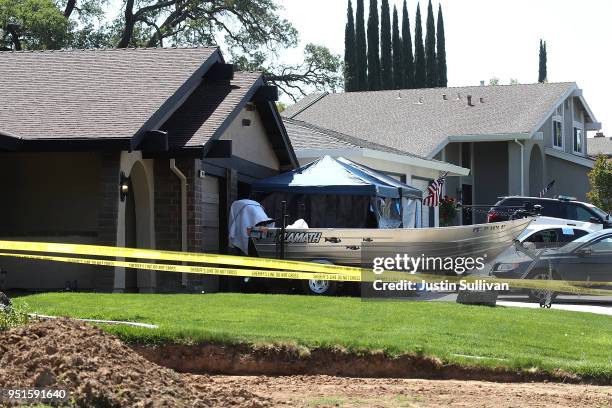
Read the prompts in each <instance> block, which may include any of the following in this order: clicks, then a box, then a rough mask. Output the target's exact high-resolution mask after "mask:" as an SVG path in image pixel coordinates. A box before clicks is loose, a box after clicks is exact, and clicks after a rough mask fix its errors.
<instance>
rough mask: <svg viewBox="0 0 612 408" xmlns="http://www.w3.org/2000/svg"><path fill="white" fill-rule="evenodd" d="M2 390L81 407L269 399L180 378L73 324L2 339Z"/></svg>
mask: <svg viewBox="0 0 612 408" xmlns="http://www.w3.org/2000/svg"><path fill="white" fill-rule="evenodd" d="M0 388H20V389H23V388H46V389H65V390H67V391H69V392H70V393H71V397H72V399H73V401H75V402H76V404H77V405H79V406H105V407H107V406H108V407H115V406H116V407H126V406H146V407H157V406H177V407H182V406H189V407H209V406H230V405H234V406H243V407H261V406H268V405H270V404H271V402H270V400H269V399H268V398H267V397H261V396H258V395H255V394H253V393H251V392H249V391H248V390H247V389H246V388H244V387H242V386H240V385H236V384H226V385H224V384H219V383H216V382H215V380H214V378H212V377H208V376H197V377H196V376H190V375H185V374H178V373H176V372H174V371H172V370H170V369H167V368H162V367H160V366H158V365H156V364H154V363H152V362H150V361H148V360H146V359H145V358H143V357H141V356H139V355H138V354H137V353H135V352H134V351H133V350H132V349H130V348H129V347H127V346H125V345H124V344H123V343H122V342H121V341H119V340H118V339H117V338H116V337H114V336H112V335H110V334H107V333H104V332H103V331H102V330H100V329H98V328H95V327H91V326H87V325H84V324H82V323H77V322H73V321H69V320H55V321H43V322H36V323H33V324H30V325H27V326H24V327H20V328H17V329H12V330H9V331H6V332H1V333H0Z"/></svg>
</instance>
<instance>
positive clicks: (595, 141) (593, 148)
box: [587, 132, 612, 160]
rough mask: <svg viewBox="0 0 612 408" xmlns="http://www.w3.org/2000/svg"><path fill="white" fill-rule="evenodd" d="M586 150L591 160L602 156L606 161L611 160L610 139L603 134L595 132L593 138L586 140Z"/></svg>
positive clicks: (611, 141)
mask: <svg viewBox="0 0 612 408" xmlns="http://www.w3.org/2000/svg"><path fill="white" fill-rule="evenodd" d="M587 149H588V153H589V156H591V157H593V158H595V157H596V156H597V155H599V154H603V155H604V156H606V157H607V158H608V160H612V137H609V136H605V135H604V134H603V132H597V133H596V134H595V137H591V138H589V139H588V144H587Z"/></svg>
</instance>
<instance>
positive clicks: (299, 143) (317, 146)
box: [283, 117, 470, 227]
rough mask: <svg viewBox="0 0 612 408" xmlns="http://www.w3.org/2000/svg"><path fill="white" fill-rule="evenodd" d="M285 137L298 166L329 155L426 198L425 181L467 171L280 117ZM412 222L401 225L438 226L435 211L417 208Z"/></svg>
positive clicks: (460, 174) (454, 175) (458, 175)
mask: <svg viewBox="0 0 612 408" xmlns="http://www.w3.org/2000/svg"><path fill="white" fill-rule="evenodd" d="M283 122H284V123H285V128H286V129H287V134H288V135H289V138H290V139H291V144H292V145H293V148H294V150H295V154H296V156H297V158H298V160H299V162H300V165H304V164H306V163H310V162H312V161H313V160H316V159H317V158H319V157H322V156H325V155H330V156H333V157H346V158H348V159H350V160H353V161H354V162H357V163H360V164H363V165H365V166H368V167H370V168H372V169H375V170H377V171H379V172H381V173H384V174H387V175H389V176H391V177H394V178H396V179H397V180H399V181H401V182H403V183H407V184H409V185H411V186H413V187H416V188H418V189H420V190H421V191H423V192H424V196H426V195H427V193H426V191H427V186H428V184H429V181H430V180H432V179H436V178H438V177H440V176H441V175H444V174H446V175H447V176H448V177H449V178H456V177H461V176H467V175H469V173H470V170H469V169H466V168H463V167H460V166H458V165H455V164H451V163H446V162H443V161H440V160H435V159H429V158H426V157H423V156H420V155H417V154H414V153H410V152H408V151H406V150H400V149H396V148H393V147H389V146H385V145H381V144H379V143H376V142H374V141H371V140H365V139H360V138H357V137H354V136H349V135H346V134H343V133H340V132H336V131H333V130H331V129H326V128H323V127H320V126H317V125H313V124H311V123H307V122H303V121H300V120H296V119H291V118H289V117H285V118H283ZM414 218H415V219H414V221H412V222H410V221H408V220H404V221H405V226H406V227H409V226H417V227H429V226H438V225H439V211H438V208H433V210H432V211H430V208H429V207H426V206H421V205H418V206H417V208H416V212H415V217H414Z"/></svg>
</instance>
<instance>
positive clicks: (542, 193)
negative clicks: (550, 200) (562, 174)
mask: <svg viewBox="0 0 612 408" xmlns="http://www.w3.org/2000/svg"><path fill="white" fill-rule="evenodd" d="M554 185H555V180H553V181H551V182H550V183H548V185H547V186H546V187H544V188H543V189H542V191H540V195H539V197H540V198H543V197H545V196H546V193H548V190H550V188H551V187H552V186H554Z"/></svg>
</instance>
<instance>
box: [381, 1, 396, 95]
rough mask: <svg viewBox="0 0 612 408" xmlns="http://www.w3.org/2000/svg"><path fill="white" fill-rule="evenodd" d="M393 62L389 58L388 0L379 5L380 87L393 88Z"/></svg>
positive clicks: (389, 15) (389, 27) (389, 17)
mask: <svg viewBox="0 0 612 408" xmlns="http://www.w3.org/2000/svg"><path fill="white" fill-rule="evenodd" d="M392 64H393V62H392V60H391V13H390V9H389V0H382V3H381V5H380V68H381V79H382V89H393V65H392Z"/></svg>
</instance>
